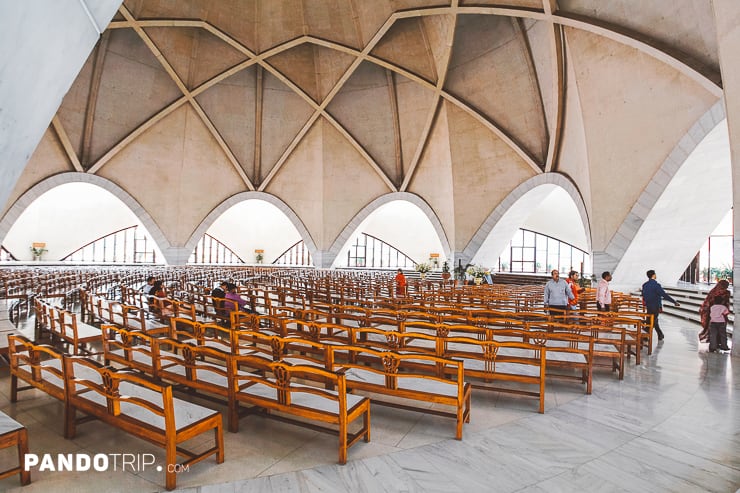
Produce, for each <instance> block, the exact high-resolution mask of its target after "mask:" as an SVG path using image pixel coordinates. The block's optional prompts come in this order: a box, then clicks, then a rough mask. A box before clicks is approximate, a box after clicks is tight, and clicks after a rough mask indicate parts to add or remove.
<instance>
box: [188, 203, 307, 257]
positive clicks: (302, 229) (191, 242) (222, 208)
mask: <svg viewBox="0 0 740 493" xmlns="http://www.w3.org/2000/svg"><path fill="white" fill-rule="evenodd" d="M246 200H262V201H265V202H267V203H269V204H271V205H273V206H275V207H277V208H278V209H279V210H280V212H282V213H283V214H285V216H286V217H287V218H288V219H289V220H290V222H291V224H293V226H294V227H295V229H296V230H298V234H299V235H300V236H301V238H302V239H303V241H304V242H305V245H306V248H308V251H309V252H310V253H311V256H312V257H313V258H319V257H317V254H318V253H319V252H318V249H317V248H316V243H315V242H314V240H313V237H312V236H311V233H310V232H309V231H308V228H306V225H305V224H303V221H302V220H301V218H300V217H298V214H296V213H295V211H294V210H293V209H291V208H290V206H289V205H288V204H286V203H285V202H283V201H282V200H281V199H279V198H278V197H276V196H275V195H272V194H269V193H266V192H257V191H248V192H240V193H237V194H235V195H232V196H231V197H229V198H228V199H226V200H224V201H223V202H221V203H220V204H219V205H217V206H216V207H215V208H214V209H213V210H211V212H209V213H208V215H207V216H206V217H205V218H204V219H203V221H201V223H200V224H199V225H198V227H197V228H195V231H194V232H193V234H192V235H191V236H190V239H188V241H187V243H185V247H184V250H187V251H188V252H192V251H193V249H194V248H195V245H196V244H197V243H198V240H200V239H201V238H202V237H203V235H204V234H206V231H208V228H210V227H211V226H212V225H213V223H214V222H216V220H217V219H218V218H219V217H221V215H222V214H223V213H224V212H226V211H227V210H229V209H230V208H231V207H233V206H234V205H236V204H238V203H240V202H244V201H246Z"/></svg>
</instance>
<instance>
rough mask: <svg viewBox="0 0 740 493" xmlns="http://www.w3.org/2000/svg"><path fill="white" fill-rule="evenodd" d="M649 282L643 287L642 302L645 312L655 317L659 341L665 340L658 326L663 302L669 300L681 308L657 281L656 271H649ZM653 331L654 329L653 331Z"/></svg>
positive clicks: (654, 324)
mask: <svg viewBox="0 0 740 493" xmlns="http://www.w3.org/2000/svg"><path fill="white" fill-rule="evenodd" d="M646 274H647V277H648V280H647V282H646V283H645V284H643V285H642V302H643V303H644V304H645V311H647V312H648V313H650V314H651V315H652V316H653V328H655V332H656V333H657V334H658V340H659V341H662V340H663V337H664V335H663V331H662V330H660V325H659V324H658V315H660V312H661V311H663V300H668V301H670V302H671V303H673V304H674V305H676V306H680V305H679V303H678V301H676V300H674V299H673V298H671V295H669V294H668V293H666V292H665V291H664V290H663V286H661V285H660V284H659V283H658V281H656V280H655V271H654V270H653V269H650V270H649V271H647V273H646ZM651 330H652V329H651Z"/></svg>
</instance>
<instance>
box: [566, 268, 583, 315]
mask: <svg viewBox="0 0 740 493" xmlns="http://www.w3.org/2000/svg"><path fill="white" fill-rule="evenodd" d="M565 282H567V283H568V286H570V292H571V293H573V298H571V299H570V300H568V308H569V309H570V310H578V294H579V293H580V292H581V291H583V288H581V287H580V286H579V285H578V272H576V271H574V270H572V271H570V272H569V273H568V279H566V280H565Z"/></svg>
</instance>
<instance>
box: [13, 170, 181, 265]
mask: <svg viewBox="0 0 740 493" xmlns="http://www.w3.org/2000/svg"><path fill="white" fill-rule="evenodd" d="M67 183H89V184H91V185H96V186H98V187H100V188H102V189H104V190H106V191H108V192H110V193H112V194H113V195H114V196H115V197H116V198H118V199H119V200H121V202H123V203H124V204H126V206H127V207H128V208H129V209H131V212H133V213H134V214H135V215H136V217H138V218H139V220H140V221H141V224H142V225H144V227H145V228H146V229H147V231H148V232H149V234H150V235H151V237H152V240H154V242H155V243H156V245H157V246H158V247H159V249H160V250H161V251H162V254H163V255H164V257H165V261H166V262H167V263H173V260H175V259H174V258H171V252H172V251H173V250H175V249H173V247H172V245H171V244H170V242H169V240H168V239H167V237H166V236H165V235H164V233H163V232H162V230H161V229H160V228H159V226H158V225H157V223H156V222H155V221H154V219H153V218H152V217H151V216H150V215H149V213H148V212H147V211H146V209H144V207H142V205H141V204H139V202H138V201H137V200H136V199H135V198H133V197H132V196H131V195H129V193H128V192H126V191H125V190H124V189H123V188H121V187H119V186H118V185H116V184H115V183H113V182H112V181H110V180H107V179H105V178H102V177H100V176H97V175H93V174H90V173H76V172H74V173H60V174H58V175H54V176H51V177H49V178H46V179H45V180H42V181H40V182H39V183H37V184H36V185H34V186H33V187H31V188H30V189H28V190H27V191H26V193H24V194H23V195H21V196H20V197H19V198H18V200H16V201H15V203H14V204H13V205H12V206H11V207H10V209H8V212H7V213H6V214H5V215H4V216H3V218H2V219H0V239H2V240H4V239H5V237H6V236H7V234H8V231H9V230H10V228H11V226H13V224H14V223H15V222H16V221H17V220H18V218H19V217H20V216H21V214H22V213H23V211H24V210H26V208H27V207H28V206H29V205H31V203H32V202H33V201H34V200H36V199H37V198H39V197H41V195H43V194H44V193H46V192H48V191H49V190H51V189H53V188H56V187H58V186H59V185H64V184H67Z"/></svg>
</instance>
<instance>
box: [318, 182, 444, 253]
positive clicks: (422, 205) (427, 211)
mask: <svg viewBox="0 0 740 493" xmlns="http://www.w3.org/2000/svg"><path fill="white" fill-rule="evenodd" d="M395 200H402V201H405V202H410V203H411V204H414V205H415V206H417V207H418V208H419V209H421V211H422V212H423V213H424V215H426V217H427V218H428V219H429V221H430V222H431V224H432V227H433V228H434V231H435V232H436V233H437V237H438V238H439V241H440V243H441V244H442V250H443V251H444V254H445V256H446V257H447V258H450V254H451V249H450V242H449V240H448V239H447V233H446V232H445V230H444V227H443V226H442V223H441V221H440V220H439V218H438V217H437V214H436V213H435V212H434V209H432V208H431V206H430V205H429V204H428V203H427V202H426V201H425V200H424V199H422V198H421V197H419V196H418V195H416V194H414V193H410V192H391V193H388V194H386V195H383V196H381V197H378V198H377V199H375V200H373V201H372V202H370V203H369V204H367V205H366V206H365V207H363V208H362V210H361V211H360V212H358V213H357V214H356V215H355V217H353V218H352V220H351V221H350V222H349V223H347V225H346V226H345V227H344V229H342V232H341V233H339V236H337V238H336V239H335V240H334V243H332V245H331V247H330V248H329V250H328V251H326V252H324V256H323V257H322V261H321V265H322V266H323V267H328V266H330V265H332V264H333V263H334V260H335V259H336V258H337V255H339V252H340V251H341V250H342V247H343V246H344V245H345V243H347V242H348V241H349V239H350V236H352V234H353V233H354V232H355V231H356V230H357V228H358V227H360V224H362V222H363V221H364V220H365V219H367V218H368V216H370V214H372V213H373V212H375V211H376V210H377V209H378V208H379V207H381V206H383V205H385V204H387V203H389V202H393V201H395ZM314 258H317V257H315V256H314Z"/></svg>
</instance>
